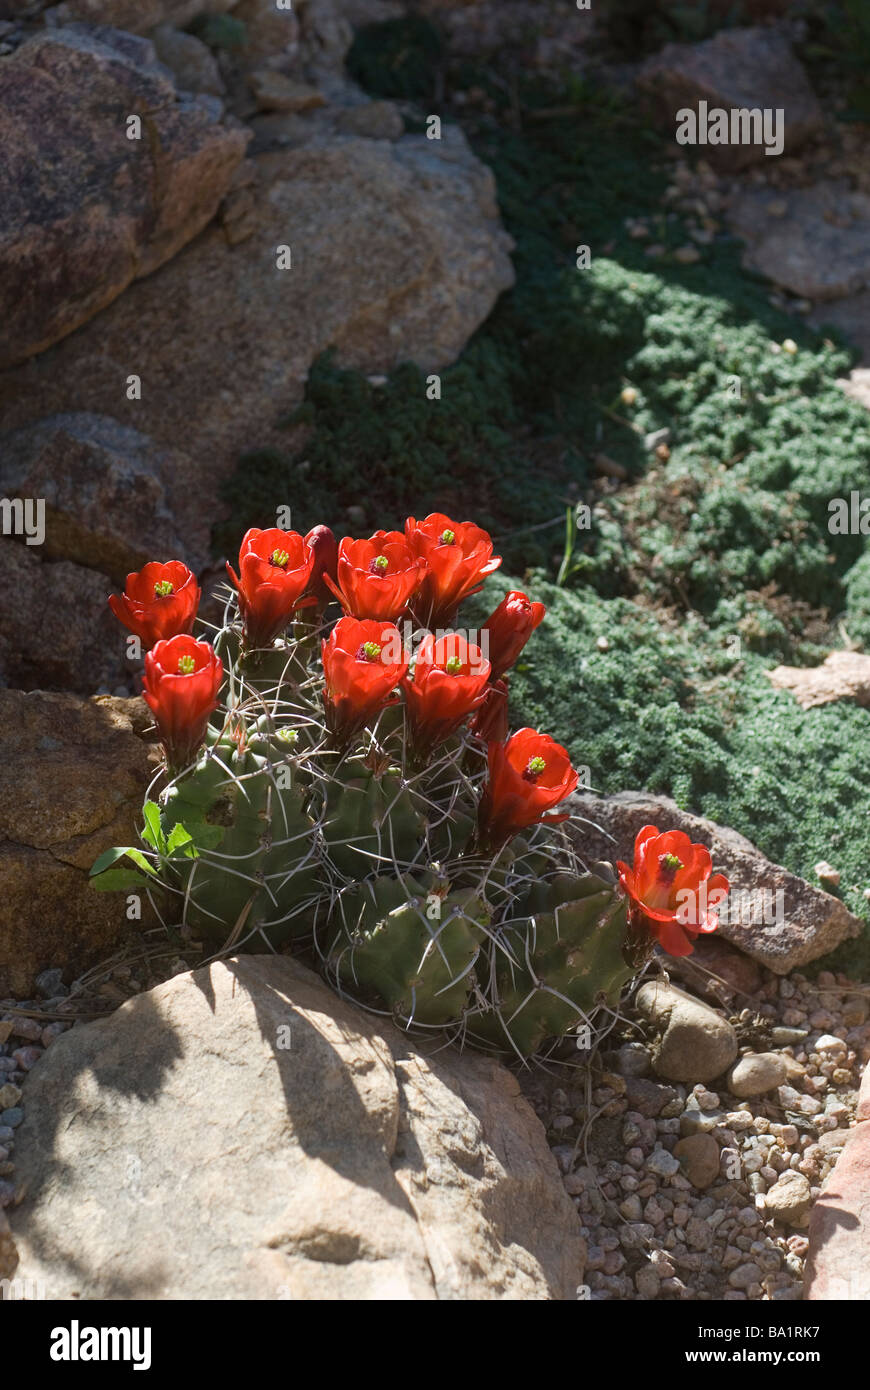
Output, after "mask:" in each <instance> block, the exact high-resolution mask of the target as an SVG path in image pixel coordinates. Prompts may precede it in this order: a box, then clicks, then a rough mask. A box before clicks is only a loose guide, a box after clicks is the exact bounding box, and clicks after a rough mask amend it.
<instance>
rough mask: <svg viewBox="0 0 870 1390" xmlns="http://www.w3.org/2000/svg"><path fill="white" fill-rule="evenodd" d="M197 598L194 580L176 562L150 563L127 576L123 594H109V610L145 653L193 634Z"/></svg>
mask: <svg viewBox="0 0 870 1390" xmlns="http://www.w3.org/2000/svg"><path fill="white" fill-rule="evenodd" d="M201 594H202V590H201V589H200V588H199V586H198V584H197V582H196V576H195V575H194V574H192V573H191V571H190V570H189V569H188V568H187V565H183V564H182V563H181V561H180V560H169V561H167V563H166V564H165V565H163V564H161V563H160V562H159V560H150V561H149V562H148V564H147V565H145V566H144V567H143V568H142V569H141V570H139V571H138V573H134V574H128V575H127V584H126V587H125V589H124V592H123V594H111V595H110V597H109V607H110V608H111V610H112V612H113V613H114V615H115V617H116V618H117V619H118V621H119V622H121V623H123V624H124V626H125V627H127V628H129V629H130V631H131V632H135V634H136V636H137V637H138V638H140V640H141V642H142V645H143V646H144V647H145V649H146V651H147V649H148V648H149V647H153V646H154V643H155V642H162V641H165V640H166V638H168V637H177V636H178V634H179V633H182V632H192V631H193V621H194V618H195V617H196V611H197V609H198V608H199V600H200V596H201Z"/></svg>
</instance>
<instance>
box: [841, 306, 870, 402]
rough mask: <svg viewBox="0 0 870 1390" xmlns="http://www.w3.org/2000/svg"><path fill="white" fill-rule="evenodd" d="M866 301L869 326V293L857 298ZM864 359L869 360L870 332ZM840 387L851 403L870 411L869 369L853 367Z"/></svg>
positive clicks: (869, 323)
mask: <svg viewBox="0 0 870 1390" xmlns="http://www.w3.org/2000/svg"><path fill="white" fill-rule="evenodd" d="M859 298H866V300H867V321H868V325H870V292H868V294H867V295H866V296H859ZM865 358H867V359H870V332H868V335H867V349H866V351H865ZM837 385H838V386H840V387H842V389H843V390H844V391H845V392H846V395H847V396H851V397H852V399H853V401H858V403H859V404H860V405H863V406H866V407H867V409H868V410H870V367H855V369H854V370H853V371H851V372H850V373H849V375H848V376H847V377H844V378H843V379H842V380H840V381H838V382H837Z"/></svg>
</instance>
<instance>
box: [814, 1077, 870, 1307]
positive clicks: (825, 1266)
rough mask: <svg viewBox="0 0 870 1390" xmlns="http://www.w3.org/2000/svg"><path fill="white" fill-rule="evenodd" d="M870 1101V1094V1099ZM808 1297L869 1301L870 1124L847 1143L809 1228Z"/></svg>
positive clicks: (863, 1123)
mask: <svg viewBox="0 0 870 1390" xmlns="http://www.w3.org/2000/svg"><path fill="white" fill-rule="evenodd" d="M868 1099H870V1098H868ZM809 1241H810V1248H809V1254H808V1256H807V1267H806V1278H805V1287H804V1297H805V1298H807V1299H810V1300H816V1301H828V1300H833V1299H848V1301H849V1302H861V1303H866V1302H867V1300H868V1299H870V1123H868V1122H867V1120H866V1119H865V1120H863V1121H862V1123H860V1124H859V1125H858V1126H857V1127H856V1129H855V1130H854V1131H853V1133H852V1134H851V1135H850V1137H849V1138H848V1140H847V1141H846V1144H845V1147H844V1148H843V1151H842V1153H841V1154H840V1157H839V1158H838V1159H837V1163H836V1166H835V1168H834V1171H833V1173H832V1174H831V1176H830V1178H829V1179H828V1182H827V1183H826V1185H825V1189H824V1191H823V1192H822V1194H821V1196H820V1197H819V1198H818V1200H817V1201H816V1203H815V1205H814V1207H813V1210H812V1215H811V1216H810V1227H809Z"/></svg>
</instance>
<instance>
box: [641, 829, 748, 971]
mask: <svg viewBox="0 0 870 1390" xmlns="http://www.w3.org/2000/svg"><path fill="white" fill-rule="evenodd" d="M616 867H617V870H618V872H619V881H620V883H621V884H622V886H623V888H624V889H625V892H626V893H627V894H628V897H629V900H630V904H631V906H630V915H631V917H632V920H633V922H634V924H635V925H636V926H640V927H644V928H646V930H647V931H649V932H651V933H652V935H653V936H654V937H655V938H656V940H657V941H658V943H659V945H660V946H661V947H662V949H663V950H665V951H667V952H668V954H669V955H671V956H689V955H691V954H692V951H693V950H694V946H693V942H694V940H695V937H696V936H698V935H699V933H706V932H712V931H715V930H716V928H717V927H718V925H719V917H718V912H717V909H718V908H719V907H720V906H721V904H722V902H723V901H724V899H725V896H726V894H727V893H728V880H727V878H726V877H725V875H724V874H713V875H712V877H711V870H712V868H713V861H712V860H711V858H710V851H709V850H708V849H707V847H706V845H694V844H692V841H691V840H690V839H689V837H688V835H686V834H685V832H684V831H682V830H666V831H665V832H664V833H663V834H659V830H658V826H655V825H645V826H644V827H643V829H642V830H640V831H638V834H637V839H636V840H635V842H634V866H633V868H629V866H628V865H627V864H624V863H622V861H621V860H619V861H618V862H617V865H616Z"/></svg>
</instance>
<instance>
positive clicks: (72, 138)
mask: <svg viewBox="0 0 870 1390" xmlns="http://www.w3.org/2000/svg"><path fill="white" fill-rule="evenodd" d="M220 115H221V106H220V103H219V102H218V101H217V100H216V98H213V97H207V96H195V97H194V96H190V95H185V94H179V93H177V92H176V90H175V86H174V84H173V81H172V76H171V74H170V73H169V71H168V69H166V68H164V67H163V66H162V65H161V64H159V63H158V62H157V60H156V58H155V54H154V48H153V45H151V44H150V43H148V42H147V41H146V40H144V39H140V38H136V37H134V36H133V35H131V34H126V33H122V32H120V31H119V30H113V29H94V28H89V27H88V26H86V25H81V26H79V25H72V26H69V27H67V28H63V29H57V30H53V31H52V30H49V31H44V32H42V33H39V34H36V35H34V36H33V37H32V38H30V39H28V40H27V41H26V42H25V43H23V44H22V45H21V46H20V47H19V48H18V49H16V51H15V52H14V53H13V54H12V55H11V56H10V57H7V58H0V128H2V130H3V151H4V158H3V161H2V164H0V367H2V366H9V365H11V364H13V363H16V362H20V361H22V360H23V359H25V358H27V357H30V356H32V355H33V354H34V353H38V352H41V351H43V350H44V349H45V348H47V347H48V346H49V345H50V344H51V343H54V342H56V341H57V340H58V339H60V338H63V337H65V336H66V335H67V334H68V333H71V332H72V331H73V329H75V328H78V327H79V326H80V325H81V324H83V323H86V322H87V320H88V319H90V318H92V317H93V316H94V314H96V313H98V312H99V311H100V310H101V309H103V308H105V306H106V305H108V304H111V302H112V300H114V299H116V298H117V296H118V295H119V294H121V292H122V291H123V290H124V289H125V288H126V287H127V286H128V285H129V284H130V283H131V282H132V281H133V280H135V279H137V278H138V277H140V276H143V275H150V274H151V272H152V271H154V270H156V269H157V267H158V266H160V265H162V264H163V263H164V261H167V260H169V259H171V257H172V256H174V255H175V254H176V252H177V251H179V250H180V249H181V247H182V246H184V244H185V243H186V242H188V241H190V240H191V238H192V237H195V236H196V234H197V233H198V232H199V231H201V230H202V228H203V227H204V226H205V225H206V224H207V223H208V222H209V221H210V220H211V218H212V217H213V216H214V214H215V211H216V210H217V207H218V204H219V203H220V201H221V199H222V198H223V196H224V194H225V193H226V191H227V188H228V187H229V183H230V180H231V177H232V174H233V170H234V169H235V168H236V166H237V165H238V164H239V162H240V160H241V159H242V157H243V155H244V151H245V146H246V144H247V141H248V133H247V132H246V131H245V130H244V129H243V127H241V126H240V125H238V124H232V125H227V124H224V123H222V121H221V119H220ZM130 116H138V117H139V118H140V119H141V123H142V130H141V136H140V138H137V139H130V138H128V118H129V117H130ZM131 361H132V359H131V357H130V356H127V357H126V359H125V369H124V370H123V371H121V364H120V363H119V364H118V369H119V373H120V374H119V375H118V376H117V377H116V378H115V380H114V383H113V386H114V390H115V392H116V393H117V394H118V395H121V394H122V393H123V391H124V387H125V381H126V376H127V373H128V371H131V370H133V369H134V368H132V367H131V366H130V363H131Z"/></svg>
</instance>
